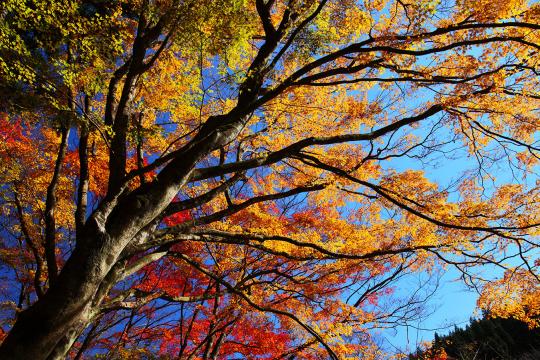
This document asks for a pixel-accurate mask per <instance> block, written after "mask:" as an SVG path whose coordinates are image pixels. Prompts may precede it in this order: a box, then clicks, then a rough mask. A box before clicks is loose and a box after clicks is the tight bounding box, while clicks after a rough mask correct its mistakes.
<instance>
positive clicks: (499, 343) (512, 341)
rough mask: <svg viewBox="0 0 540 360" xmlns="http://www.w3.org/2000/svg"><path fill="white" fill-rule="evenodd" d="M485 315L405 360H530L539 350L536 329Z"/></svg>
mask: <svg viewBox="0 0 540 360" xmlns="http://www.w3.org/2000/svg"><path fill="white" fill-rule="evenodd" d="M492 316H493V315H492V314H489V313H486V314H484V317H483V318H481V319H478V320H473V319H471V321H470V323H469V324H468V325H467V326H466V327H465V329H462V328H457V327H456V329H455V330H454V331H451V332H450V333H449V334H448V335H445V336H442V337H437V338H435V340H434V341H433V343H432V344H431V347H430V348H428V349H425V350H420V351H417V352H416V353H415V354H411V355H409V359H411V360H413V359H435V358H437V356H438V355H439V354H441V353H442V354H446V356H447V357H448V358H451V359H472V358H476V359H534V358H535V357H538V348H539V346H540V332H539V329H530V328H528V326H527V324H526V323H524V322H522V321H519V320H516V319H513V318H508V319H504V318H493V317H492Z"/></svg>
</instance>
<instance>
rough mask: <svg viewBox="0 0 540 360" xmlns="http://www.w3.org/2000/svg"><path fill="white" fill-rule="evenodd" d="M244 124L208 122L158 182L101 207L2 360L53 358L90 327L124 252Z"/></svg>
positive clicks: (13, 334) (21, 321) (20, 322)
mask: <svg viewBox="0 0 540 360" xmlns="http://www.w3.org/2000/svg"><path fill="white" fill-rule="evenodd" d="M242 126H243V118H242V117H238V116H237V117H235V116H230V117H227V116H219V117H213V118H212V117H211V118H209V119H208V121H207V122H206V123H205V126H204V127H203V128H202V129H201V131H200V132H199V134H198V135H197V136H196V137H195V138H194V139H193V140H192V142H191V143H190V144H188V145H186V147H185V148H184V150H183V151H181V153H179V154H178V157H177V158H175V160H173V161H171V163H169V164H168V165H167V166H166V167H165V169H163V170H162V171H161V172H160V173H159V175H158V177H157V179H156V180H155V181H153V182H152V183H147V184H145V185H142V186H141V187H140V188H139V189H137V190H136V191H134V192H132V193H131V194H130V195H128V196H126V197H125V198H124V199H123V200H122V201H121V202H120V203H118V204H116V203H114V205H115V206H114V207H113V209H112V211H104V212H101V213H100V210H99V209H98V210H97V211H96V212H95V213H94V214H93V215H92V216H91V219H89V220H88V221H87V223H86V225H85V226H84V229H83V236H82V237H81V239H80V241H79V240H78V242H77V246H76V247H75V250H74V251H73V253H72V255H71V256H70V258H69V259H68V261H67V262H66V264H65V266H64V268H63V269H62V271H61V272H60V274H59V276H58V278H57V281H56V282H55V283H54V284H53V285H52V286H51V288H49V290H48V291H47V292H46V294H45V295H44V296H43V297H42V298H41V299H39V300H38V301H37V302H36V303H35V304H34V305H33V306H31V307H30V308H28V309H27V310H25V311H24V312H22V313H21V314H20V316H19V317H18V319H17V321H16V322H15V324H14V326H13V328H12V329H11V331H10V332H9V334H8V336H7V337H6V339H5V340H4V342H3V343H2V345H1V346H0V359H10V360H19V359H20V360H28V359H32V360H41V359H43V360H48V359H49V356H52V357H51V359H52V358H54V356H56V355H55V349H57V350H58V349H61V348H62V347H65V346H66V345H65V344H67V343H69V341H70V340H69V339H73V334H74V333H73V332H74V331H75V332H77V331H82V330H83V328H84V327H86V326H87V325H88V322H89V319H90V318H91V317H92V315H93V312H94V311H95V310H96V309H93V308H92V307H93V306H97V305H99V304H94V303H95V302H96V301H95V300H97V302H98V303H99V302H100V299H95V295H96V291H97V290H98V288H99V286H100V285H101V283H102V282H103V280H104V279H105V277H106V276H107V274H108V273H109V271H110V270H111V268H112V267H113V266H114V265H115V263H116V262H117V261H118V260H119V257H120V254H121V253H122V251H123V250H124V248H125V247H126V246H127V245H128V244H129V243H130V241H132V239H133V238H134V237H135V236H136V235H137V234H138V233H139V231H140V230H141V229H143V228H144V227H145V226H146V225H148V224H150V223H151V222H152V221H153V220H154V219H155V218H156V217H158V216H159V214H160V213H161V212H162V211H163V210H164V209H165V208H166V207H167V205H169V203H170V202H171V201H172V199H173V198H174V196H176V194H177V193H178V191H179V190H180V189H181V188H182V187H183V186H184V185H185V183H186V182H187V181H188V179H189V176H190V174H191V170H192V169H193V168H194V166H195V164H196V163H197V162H198V161H199V160H200V159H201V158H202V157H204V156H205V155H207V154H208V153H210V152H211V151H212V150H214V149H218V148H219V147H220V146H223V145H224V144H226V143H227V142H229V141H230V140H231V139H232V138H234V137H235V136H236V135H237V134H238V133H239V132H240V130H241V129H242ZM109 205H110V206H113V205H111V204H109ZM98 297H99V295H98ZM73 341H75V339H73V340H71V343H72V342H73ZM66 351H67V350H66Z"/></svg>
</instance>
